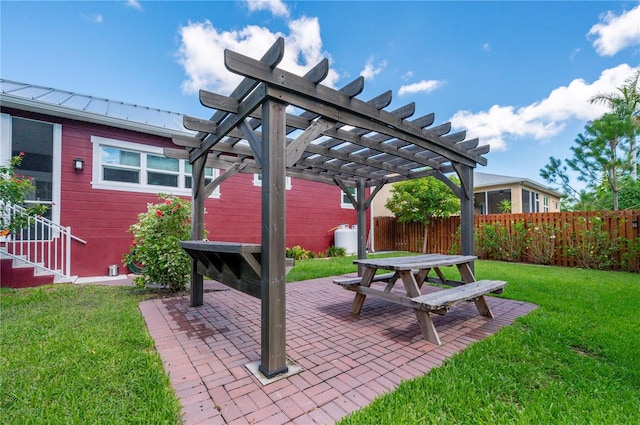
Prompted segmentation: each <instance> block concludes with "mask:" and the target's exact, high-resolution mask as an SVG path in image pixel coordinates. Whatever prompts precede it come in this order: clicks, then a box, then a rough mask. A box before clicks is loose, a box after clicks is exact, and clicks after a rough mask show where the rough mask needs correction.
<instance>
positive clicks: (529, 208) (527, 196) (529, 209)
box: [522, 189, 540, 213]
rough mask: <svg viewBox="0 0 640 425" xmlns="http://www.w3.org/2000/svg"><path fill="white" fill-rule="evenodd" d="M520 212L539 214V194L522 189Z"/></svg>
mask: <svg viewBox="0 0 640 425" xmlns="http://www.w3.org/2000/svg"><path fill="white" fill-rule="evenodd" d="M522 212H523V213H533V212H540V194H539V193H536V192H531V191H530V190H526V189H522Z"/></svg>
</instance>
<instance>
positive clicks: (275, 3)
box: [244, 0, 289, 18]
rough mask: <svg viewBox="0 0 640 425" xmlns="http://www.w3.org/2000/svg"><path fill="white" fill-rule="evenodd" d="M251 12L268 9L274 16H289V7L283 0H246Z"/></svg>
mask: <svg viewBox="0 0 640 425" xmlns="http://www.w3.org/2000/svg"><path fill="white" fill-rule="evenodd" d="M244 3H245V4H246V5H247V9H249V11H250V12H255V11H256V10H268V11H270V12H271V13H272V14H273V15H274V16H282V17H285V18H288V17H289V8H288V7H287V5H286V4H284V3H283V2H282V1H281V0H244Z"/></svg>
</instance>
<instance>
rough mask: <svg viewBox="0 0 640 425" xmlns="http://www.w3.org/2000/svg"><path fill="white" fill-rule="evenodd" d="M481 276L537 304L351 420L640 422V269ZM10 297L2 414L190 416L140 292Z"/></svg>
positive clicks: (320, 270) (513, 268) (5, 417)
mask: <svg viewBox="0 0 640 425" xmlns="http://www.w3.org/2000/svg"><path fill="white" fill-rule="evenodd" d="M352 260H353V257H350V258H338V259H317V260H307V261H298V262H297V263H296V266H295V267H294V269H293V270H292V272H291V273H290V274H289V275H288V277H287V280H288V281H294V280H302V279H310V278H315V277H323V276H334V275H340V274H345V273H350V272H353V271H355V267H354V265H353V264H352ZM452 272H454V270H453V269H448V270H447V274H449V273H452ZM476 276H477V277H478V278H480V279H484V278H491V279H503V280H506V281H508V282H509V285H508V286H507V289H506V290H505V293H504V294H503V295H502V296H504V297H507V298H513V299H518V300H524V301H528V302H532V303H536V304H538V305H539V306H540V308H538V309H537V310H535V311H534V312H532V313H531V314H529V315H528V316H526V317H524V318H521V319H518V320H517V321H516V323H515V324H514V325H513V326H510V327H507V328H504V329H503V330H501V331H500V332H499V333H498V334H496V335H494V336H492V337H490V338H488V339H486V340H483V341H481V342H479V343H476V344H474V345H472V346H471V347H469V348H468V349H467V350H465V351H464V352H462V353H460V354H458V355H455V356H453V357H452V358H451V359H450V360H448V361H447V362H446V363H445V364H444V365H443V366H442V367H440V368H437V369H434V370H432V371H431V372H430V373H428V374H427V375H425V376H424V377H422V378H419V379H415V380H412V381H408V382H404V383H403V384H402V385H401V386H400V388H399V389H398V390H397V391H395V392H393V393H391V394H388V395H385V396H383V397H381V398H379V399H378V400H376V401H375V402H374V403H372V404H371V405H370V406H368V407H366V408H364V409H362V410H361V411H358V412H356V413H354V414H353V415H351V416H350V417H347V418H345V419H344V420H343V421H342V423H343V424H392V423H397V424H414V423H454V424H456V423H458V424H470V423H471V424H473V423H482V424H488V423H523V424H524V423H526V424H534V423H535V424H538V423H553V424H581V423H585V424H586V423H594V424H610V423H616V424H619V423H620V424H624V423H629V424H631V423H633V424H635V423H640V275H638V274H630V273H613V272H597V271H590V270H578V269H564V268H554V267H541V266H532V265H523V264H508V263H499V262H488V261H478V262H477V263H476ZM0 295H1V298H0V314H1V317H0V319H1V320H0V337H1V343H0V344H1V345H0V348H1V350H0V378H1V383H0V423H2V424H29V423H33V424H41V423H46V424H49V423H51V424H57V423H65V424H73V423H114V424H121V423H140V424H165V423H167V424H173V423H179V422H180V419H179V411H180V408H179V404H178V402H177V400H176V398H175V396H174V394H173V392H172V390H171V388H170V386H169V380H168V378H167V377H166V375H165V374H164V372H163V369H162V364H161V362H160V358H159V356H158V355H157V353H156V352H155V350H154V348H153V341H152V340H151V338H150V337H149V334H148V332H147V330H146V327H145V324H144V320H143V318H142V316H141V314H140V311H139V309H138V303H139V302H140V301H141V300H142V299H143V298H144V296H145V295H144V292H140V291H138V290H132V289H130V288H129V289H127V288H114V287H97V286H73V285H55V286H46V287H41V288H34V289H25V290H7V289H3V290H1V291H0Z"/></svg>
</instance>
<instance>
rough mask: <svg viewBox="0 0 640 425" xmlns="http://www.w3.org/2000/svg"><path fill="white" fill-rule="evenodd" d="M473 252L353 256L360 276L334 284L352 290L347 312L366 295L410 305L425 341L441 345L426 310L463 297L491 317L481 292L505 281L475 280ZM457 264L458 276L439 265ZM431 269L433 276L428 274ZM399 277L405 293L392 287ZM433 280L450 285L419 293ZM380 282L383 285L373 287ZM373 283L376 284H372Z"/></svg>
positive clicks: (446, 305) (432, 310) (494, 289)
mask: <svg viewBox="0 0 640 425" xmlns="http://www.w3.org/2000/svg"><path fill="white" fill-rule="evenodd" d="M476 258H477V257H475V256H463V255H442V254H427V255H418V256H411V257H391V258H377V259H364V260H355V261H354V263H356V264H360V265H362V266H364V273H363V275H362V277H349V278H338V279H335V280H334V283H335V284H338V285H340V286H342V287H343V288H345V289H348V290H351V291H354V292H356V295H355V298H354V300H353V305H352V307H351V313H352V314H355V315H359V314H360V311H361V310H362V306H363V305H364V301H365V299H366V296H367V295H371V296H375V297H379V298H383V299H385V300H387V301H390V302H393V303H396V304H400V305H403V306H405V307H409V308H412V309H413V310H414V312H415V314H416V317H417V319H418V323H419V324H420V328H421V330H422V333H423V336H424V337H425V339H427V340H428V341H431V342H433V343H435V344H437V345H441V341H440V337H439V336H438V332H437V331H436V328H435V325H434V323H433V320H432V318H431V316H430V313H436V314H445V313H447V312H448V311H449V309H450V308H451V307H452V306H454V305H456V304H459V303H462V302H465V301H473V302H474V303H475V305H476V308H477V309H478V312H479V313H480V314H481V315H482V316H486V317H490V318H492V317H493V313H492V312H491V309H490V308H489V305H488V304H487V302H486V299H485V295H486V294H488V293H490V292H500V291H502V290H503V288H504V287H505V286H506V285H507V282H504V281H500V280H479V281H476V280H475V277H474V275H473V271H472V269H471V263H472V262H473V261H474V260H475V259H476ZM453 265H455V266H457V267H458V270H459V272H460V275H461V277H462V280H460V281H456V280H450V279H447V278H445V276H444V275H443V273H442V272H441V270H440V267H445V266H453ZM378 270H392V271H393V272H391V273H384V274H376V272H377V271H378ZM431 270H434V271H435V273H436V275H437V279H436V278H429V276H428V275H429V272H430V271H431ZM398 281H402V283H403V285H404V288H405V292H406V294H403V293H401V292H399V291H392V289H393V287H394V286H395V284H396V282H398ZM427 281H428V282H437V283H440V284H444V285H447V286H450V287H449V288H446V289H441V290H438V291H435V292H431V293H427V294H421V293H420V288H421V287H422V285H423V284H424V282H427ZM378 283H383V284H384V285H385V286H384V288H382V289H381V288H379V287H377V284H378ZM373 284H376V285H374V286H372V285H373Z"/></svg>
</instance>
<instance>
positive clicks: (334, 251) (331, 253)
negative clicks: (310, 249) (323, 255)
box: [327, 245, 347, 257]
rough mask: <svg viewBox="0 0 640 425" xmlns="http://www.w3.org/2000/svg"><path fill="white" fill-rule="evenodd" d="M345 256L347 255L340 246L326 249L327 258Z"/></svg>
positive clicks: (344, 249)
mask: <svg viewBox="0 0 640 425" xmlns="http://www.w3.org/2000/svg"><path fill="white" fill-rule="evenodd" d="M345 255H347V250H346V248H344V247H342V246H335V245H331V246H330V247H329V248H327V257H344V256H345Z"/></svg>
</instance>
